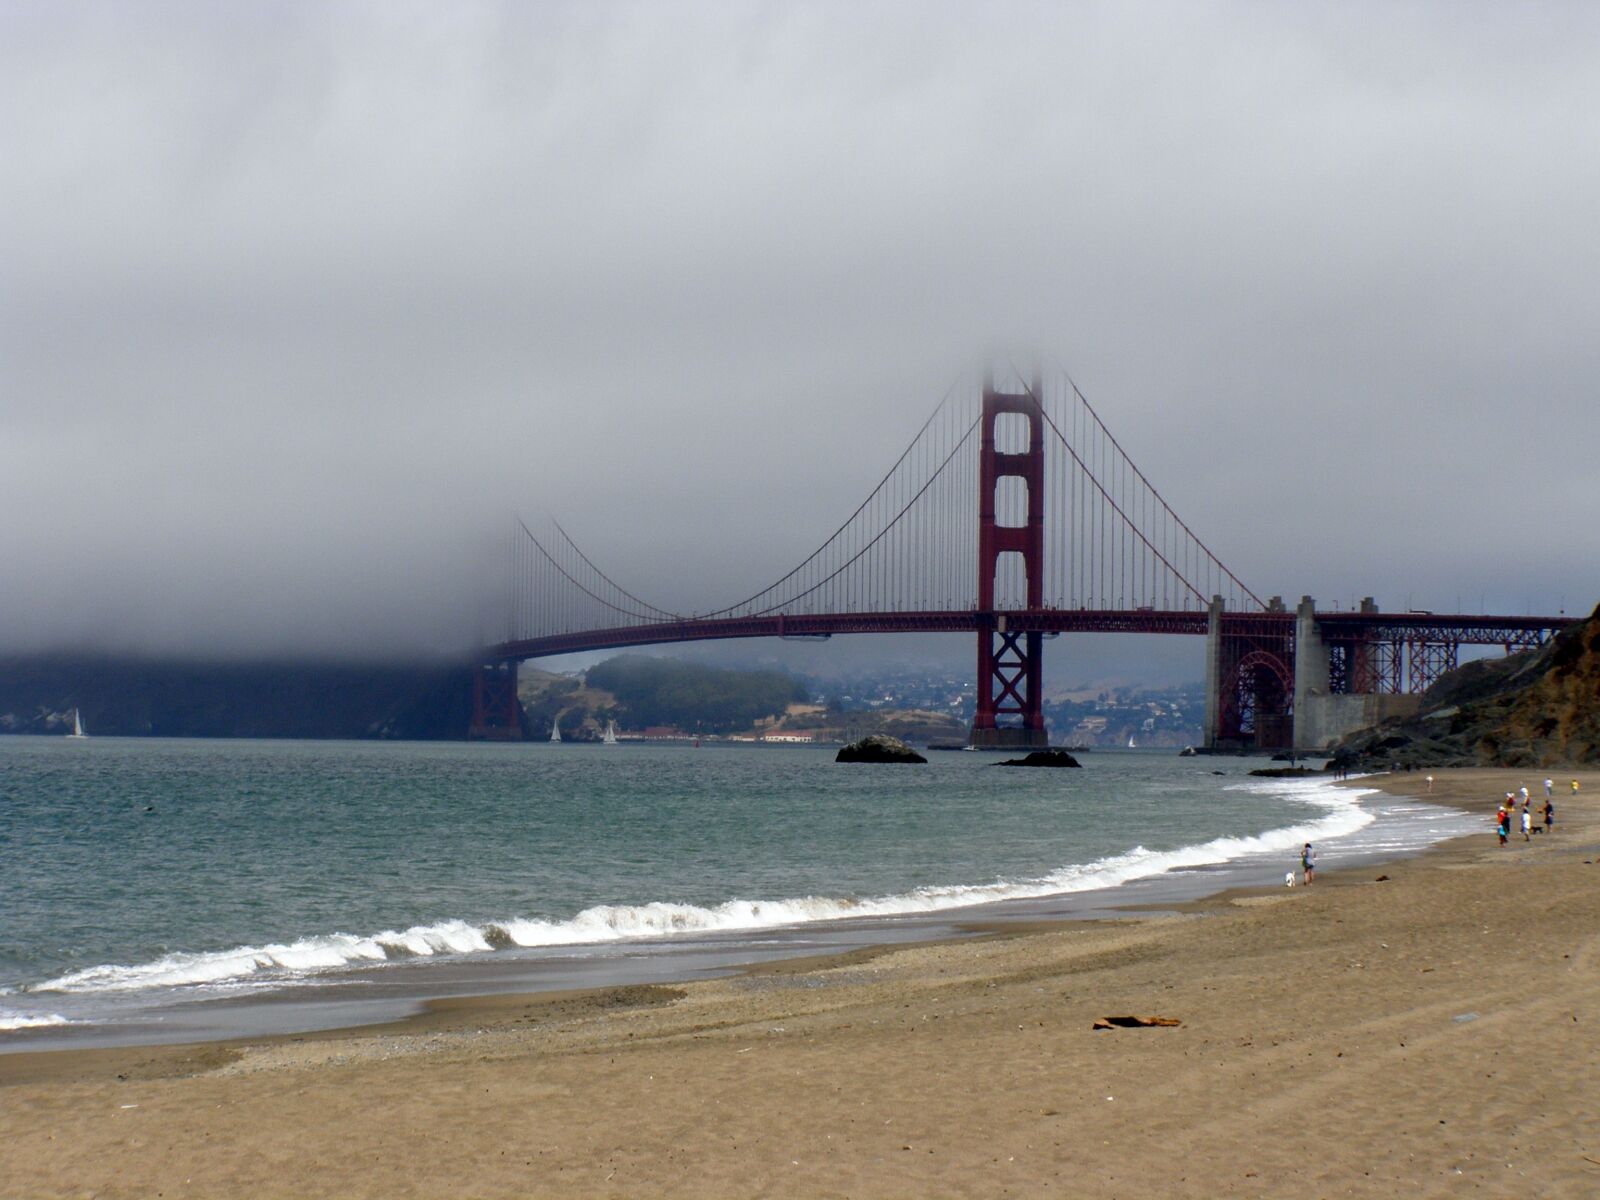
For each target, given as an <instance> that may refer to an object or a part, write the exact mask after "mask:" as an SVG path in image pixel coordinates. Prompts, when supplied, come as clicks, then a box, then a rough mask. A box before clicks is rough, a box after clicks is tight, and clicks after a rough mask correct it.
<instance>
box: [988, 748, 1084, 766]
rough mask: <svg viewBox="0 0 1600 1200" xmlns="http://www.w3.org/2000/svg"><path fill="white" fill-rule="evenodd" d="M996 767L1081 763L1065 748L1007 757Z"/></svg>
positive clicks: (1078, 764) (1074, 764)
mask: <svg viewBox="0 0 1600 1200" xmlns="http://www.w3.org/2000/svg"><path fill="white" fill-rule="evenodd" d="M995 766H997V767H1081V766H1083V764H1082V763H1081V762H1079V761H1078V760H1077V759H1075V758H1073V757H1072V755H1070V754H1068V753H1067V752H1066V751H1065V750H1035V751H1034V752H1033V753H1032V754H1029V755H1028V757H1026V758H1008V759H1006V760H1005V762H1002V763H996V764H995Z"/></svg>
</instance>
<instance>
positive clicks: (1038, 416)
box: [971, 373, 1049, 748]
mask: <svg viewBox="0 0 1600 1200" xmlns="http://www.w3.org/2000/svg"><path fill="white" fill-rule="evenodd" d="M1041 389H1042V380H1041V379H1040V377H1039V375H1038V374H1037V373H1035V375H1034V378H1033V388H1032V390H1031V391H1028V392H1023V393H1020V394H1012V393H1005V392H997V391H995V390H994V381H993V379H991V378H988V377H986V378H985V379H984V383H983V415H982V418H981V420H982V427H981V434H982V437H981V441H980V443H979V450H978V625H979V628H978V706H977V712H976V713H975V714H974V716H973V721H972V734H971V742H972V744H973V745H974V746H1004V747H1012V746H1016V747H1024V748H1031V747H1038V746H1045V745H1048V744H1049V735H1048V734H1047V732H1046V731H1045V727H1044V708H1043V700H1044V697H1043V691H1042V684H1043V678H1042V677H1043V666H1044V635H1043V634H1042V633H1040V632H1039V631H1038V630H1021V629H1009V628H1007V620H1006V613H1005V612H1004V611H996V608H995V573H996V571H997V569H998V568H999V566H1000V556H1001V555H1003V554H1018V555H1020V556H1021V559H1022V570H1023V572H1024V573H1025V577H1026V581H1027V583H1026V607H1027V608H1028V609H1029V610H1030V611H1037V610H1039V609H1040V608H1043V607H1044V502H1045V494H1044V417H1043V414H1042V412H1041V411H1040V407H1039V397H1040V396H1041V394H1042V390H1041ZM1009 414H1016V415H1019V416H1021V417H1022V418H1024V419H1025V420H1026V421H1027V425H1028V446H1027V449H1026V450H1023V451H1021V452H1015V451H1012V452H1007V451H1003V450H1000V449H999V448H997V446H996V445H995V424H996V421H997V419H998V418H1000V417H1002V416H1005V415H1009ZM1012 476H1015V477H1017V478H1020V479H1021V480H1022V481H1023V483H1024V485H1025V486H1026V488H1027V491H1028V512H1027V517H1026V519H1025V520H1024V522H1023V523H1022V524H1020V525H1002V524H1000V523H999V522H998V520H997V519H996V515H995V496H996V492H997V490H998V489H999V487H1000V482H1001V480H1003V479H1006V478H1009V477H1012ZM1002 722H1004V724H1002Z"/></svg>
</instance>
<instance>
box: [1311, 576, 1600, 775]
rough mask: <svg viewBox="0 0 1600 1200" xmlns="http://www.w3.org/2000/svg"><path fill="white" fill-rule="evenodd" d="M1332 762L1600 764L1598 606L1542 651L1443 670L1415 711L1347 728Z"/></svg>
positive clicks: (1356, 764)
mask: <svg viewBox="0 0 1600 1200" xmlns="http://www.w3.org/2000/svg"><path fill="white" fill-rule="evenodd" d="M1333 758H1334V761H1335V762H1336V763H1338V764H1340V765H1345V766H1353V767H1358V768H1380V769H1381V768H1392V767H1399V768H1401V769H1409V768H1421V767H1456V766H1460V767H1475V766H1505V767H1556V766H1572V765H1579V764H1588V763H1595V762H1600V608H1597V609H1596V610H1595V612H1594V614H1592V615H1591V616H1590V617H1589V619H1588V620H1586V621H1584V622H1583V623H1582V624H1579V625H1575V626H1573V627H1572V628H1570V629H1567V630H1565V631H1564V632H1562V633H1561V634H1559V635H1558V636H1557V637H1556V638H1555V639H1554V640H1553V641H1552V642H1551V643H1550V644H1549V645H1547V646H1545V647H1544V648H1543V649H1541V650H1537V651H1529V652H1527V653H1524V654H1517V655H1512V656H1511V657H1509V658H1504V659H1493V660H1484V661H1482V662H1475V663H1469V664H1468V665H1466V666H1465V667H1462V668H1460V669H1459V670H1456V671H1452V672H1450V673H1449V674H1448V675H1446V676H1444V677H1443V678H1442V679H1440V680H1439V682H1438V683H1436V684H1435V685H1434V686H1433V687H1432V688H1430V689H1428V691H1427V692H1426V693H1425V694H1424V695H1423V698H1422V709H1421V713H1420V714H1419V715H1418V716H1416V717H1412V718H1408V719H1405V720H1396V721H1386V722H1384V723H1383V724H1381V725H1378V726H1377V727H1375V728H1373V729H1367V730H1362V731H1361V732H1359V733H1355V734H1352V735H1350V736H1349V737H1348V738H1346V739H1345V740H1344V741H1343V742H1341V743H1340V744H1339V746H1337V747H1336V748H1335V749H1334V751H1333Z"/></svg>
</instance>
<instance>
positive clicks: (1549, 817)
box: [1544, 800, 1556, 833]
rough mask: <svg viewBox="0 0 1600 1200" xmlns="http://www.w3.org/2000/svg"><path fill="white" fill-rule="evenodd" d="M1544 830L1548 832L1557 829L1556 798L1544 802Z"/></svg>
mask: <svg viewBox="0 0 1600 1200" xmlns="http://www.w3.org/2000/svg"><path fill="white" fill-rule="evenodd" d="M1544 831H1545V832H1546V833H1554V832H1555V831H1556V802H1555V801H1554V800H1546V801H1545V802H1544Z"/></svg>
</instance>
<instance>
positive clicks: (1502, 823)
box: [1495, 779, 1578, 846]
mask: <svg viewBox="0 0 1600 1200" xmlns="http://www.w3.org/2000/svg"><path fill="white" fill-rule="evenodd" d="M1555 786H1556V784H1555V780H1553V779H1546V780H1545V781H1544V809H1543V810H1542V811H1543V813H1544V832H1545V833H1554V832H1555V827H1556V802H1555ZM1519 790H1520V791H1521V793H1522V808H1521V812H1520V817H1519V813H1518V809H1517V793H1516V792H1507V793H1506V798H1505V799H1504V800H1502V801H1500V808H1499V811H1498V812H1496V813H1495V828H1496V829H1497V830H1499V833H1500V844H1501V845H1502V846H1504V845H1505V844H1506V842H1507V841H1509V840H1510V838H1511V823H1512V822H1513V821H1517V820H1519V819H1520V821H1521V825H1522V840H1523V841H1525V842H1530V841H1532V840H1533V835H1534V834H1535V833H1538V832H1539V830H1538V829H1537V828H1536V827H1535V826H1534V823H1533V809H1532V807H1531V804H1532V798H1531V797H1530V796H1529V794H1528V788H1527V785H1526V784H1524V785H1523V786H1522V788H1520V789H1519ZM1572 794H1573V795H1574V796H1576V795H1577V794H1578V781H1577V780H1576V779H1574V780H1573V781H1572Z"/></svg>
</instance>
